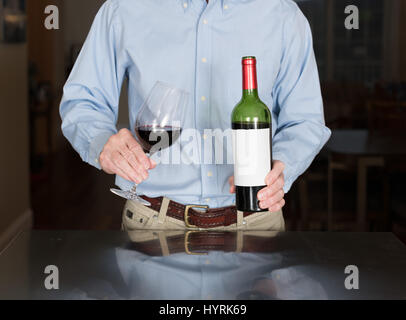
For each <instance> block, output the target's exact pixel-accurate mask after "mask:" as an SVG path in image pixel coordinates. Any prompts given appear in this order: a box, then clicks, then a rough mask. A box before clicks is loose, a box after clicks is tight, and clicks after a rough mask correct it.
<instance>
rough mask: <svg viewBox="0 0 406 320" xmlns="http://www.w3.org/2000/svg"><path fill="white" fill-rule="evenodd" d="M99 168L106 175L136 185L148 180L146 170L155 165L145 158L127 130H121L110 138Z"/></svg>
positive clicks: (100, 158) (101, 156) (102, 154)
mask: <svg viewBox="0 0 406 320" xmlns="http://www.w3.org/2000/svg"><path fill="white" fill-rule="evenodd" d="M99 162H100V166H101V168H102V169H103V171H104V172H106V173H108V174H118V175H119V176H120V177H122V178H124V179H126V180H128V181H132V182H135V183H136V184H139V183H141V182H142V181H144V180H146V179H147V178H148V170H150V169H154V168H155V167H156V163H155V162H154V161H153V160H152V159H150V158H148V157H147V155H146V154H145V152H144V151H143V150H142V147H141V146H140V144H139V143H138V142H137V140H135V138H134V136H133V135H132V133H131V132H130V131H129V130H128V129H122V130H120V131H119V132H118V133H117V134H115V135H113V136H111V137H110V139H109V140H108V141H107V143H106V144H105V146H104V148H103V151H102V152H101V154H100V157H99Z"/></svg>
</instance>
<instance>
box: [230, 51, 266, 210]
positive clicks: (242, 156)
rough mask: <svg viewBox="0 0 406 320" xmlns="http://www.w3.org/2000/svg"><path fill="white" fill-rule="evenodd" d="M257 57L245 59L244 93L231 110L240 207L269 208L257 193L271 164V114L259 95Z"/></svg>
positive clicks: (238, 206)
mask: <svg viewBox="0 0 406 320" xmlns="http://www.w3.org/2000/svg"><path fill="white" fill-rule="evenodd" d="M256 64H257V61H256V58H255V57H244V58H242V70H243V77H242V78H243V94H242V99H241V101H240V102H239V103H238V104H237V105H236V106H235V108H234V110H233V112H232V120H231V122H232V136H233V157H234V184H235V186H236V206H237V210H239V211H244V212H259V211H266V210H262V209H261V208H260V207H259V201H258V199H257V193H258V191H260V190H261V189H262V188H264V187H265V186H266V183H265V178H266V176H267V174H268V173H269V171H270V170H271V167H272V115H271V112H270V111H269V109H268V107H267V106H266V105H265V104H264V103H263V102H262V101H261V100H260V98H259V96H258V85H257V70H256Z"/></svg>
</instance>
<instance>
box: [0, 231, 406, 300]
mask: <svg viewBox="0 0 406 320" xmlns="http://www.w3.org/2000/svg"><path fill="white" fill-rule="evenodd" d="M48 265H55V266H57V267H58V271H59V289H58V290H47V289H45V286H44V281H45V279H46V277H47V276H48V274H45V273H44V270H45V268H46V266H48ZM348 265H355V266H357V267H358V269H359V273H360V274H359V279H360V283H359V290H348V289H346V288H345V285H344V282H345V279H346V277H348V274H345V272H344V271H345V268H346V267H347V266H348ZM405 268H406V248H405V246H404V245H403V244H402V243H401V242H400V241H398V240H397V239H396V238H395V237H394V236H393V235H392V234H389V233H279V234H278V233H274V232H267V231H264V232H261V231H255V232H195V231H189V232H186V233H185V232H179V231H172V232H171V231H166V232H165V231H136V232H131V233H124V232H90V231H75V232H60V231H59V232H57V231H55V232H46V231H41V232H40V231H34V232H31V233H23V234H22V235H20V236H19V237H18V239H16V240H15V241H14V242H13V243H12V245H11V246H9V248H7V250H5V251H4V252H3V253H2V254H1V255H0V298H1V299H6V298H7V299H8V298H24V299H169V300H171V299H187V300H191V299H368V298H388V299H389V298H391V299H406V274H405V273H404V270H405Z"/></svg>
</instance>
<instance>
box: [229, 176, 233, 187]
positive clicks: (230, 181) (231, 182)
mask: <svg viewBox="0 0 406 320" xmlns="http://www.w3.org/2000/svg"><path fill="white" fill-rule="evenodd" d="M228 183H229V184H230V186H233V185H234V176H231V177H230V178H228Z"/></svg>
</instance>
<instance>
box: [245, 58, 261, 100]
mask: <svg viewBox="0 0 406 320" xmlns="http://www.w3.org/2000/svg"><path fill="white" fill-rule="evenodd" d="M242 94H243V98H249V97H254V98H258V82H257V66H256V63H255V62H254V63H243V66H242Z"/></svg>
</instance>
